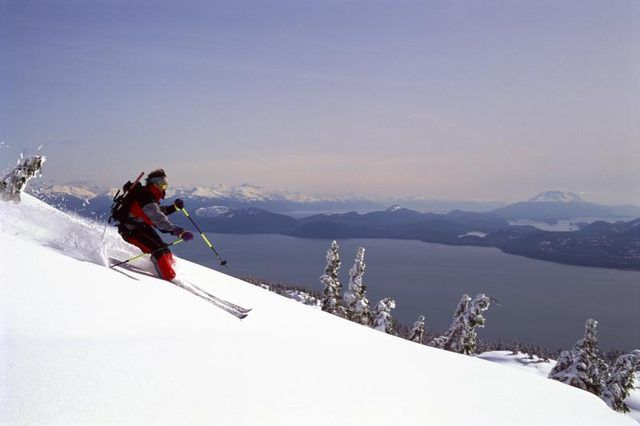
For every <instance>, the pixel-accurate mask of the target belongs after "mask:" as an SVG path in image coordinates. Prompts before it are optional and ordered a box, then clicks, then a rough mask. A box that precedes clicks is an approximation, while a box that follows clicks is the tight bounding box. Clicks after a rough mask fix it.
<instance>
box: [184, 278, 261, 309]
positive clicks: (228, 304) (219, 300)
mask: <svg viewBox="0 0 640 426" xmlns="http://www.w3.org/2000/svg"><path fill="white" fill-rule="evenodd" d="M187 282H188V281H187ZM188 284H189V285H190V286H192V287H193V288H195V289H196V290H198V291H200V292H202V293H204V294H205V295H207V297H210V298H211V299H213V300H215V301H217V302H218V303H222V304H224V305H227V306H228V307H230V308H232V309H235V310H237V311H239V312H243V313H246V314H248V313H249V312H251V308H243V307H242V306H240V305H236V304H235V303H232V302H229V301H228V300H224V299H221V298H219V297H218V296H214V295H213V294H211V293H209V292H208V291H206V290H204V289H202V288H200V287H198V286H197V285H195V284H193V283H191V282H188Z"/></svg>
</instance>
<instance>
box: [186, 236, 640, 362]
mask: <svg viewBox="0 0 640 426" xmlns="http://www.w3.org/2000/svg"><path fill="white" fill-rule="evenodd" d="M207 235H208V237H209V238H210V240H211V241H212V242H213V244H214V246H215V247H216V249H217V250H218V251H219V252H220V254H221V255H222V257H223V258H224V259H227V260H228V267H227V268H220V267H219V266H218V262H217V261H216V259H215V257H214V255H213V253H212V252H211V251H210V250H209V248H208V247H206V246H205V245H204V243H203V242H202V240H200V239H199V238H198V236H197V235H196V238H195V239H194V241H192V242H190V243H188V244H181V245H178V246H176V247H175V250H174V251H175V252H176V254H177V255H178V256H181V257H183V258H186V259H189V260H192V261H194V262H197V263H200V264H203V265H205V266H208V267H213V268H215V269H218V270H223V271H224V272H225V273H227V274H230V275H234V276H239V277H240V276H250V277H256V278H262V279H265V280H268V281H279V282H284V283H288V284H294V285H301V286H304V287H307V288H312V289H315V290H321V289H322V285H321V284H320V282H319V277H320V275H322V273H323V271H324V267H325V264H326V262H325V254H326V251H327V249H328V248H329V245H330V243H331V241H329V240H315V239H304V238H295V237H287V236H283V235H272V234H269V235H231V234H207ZM338 244H339V246H340V255H341V260H342V267H341V269H340V276H341V282H342V284H343V289H344V288H346V286H347V283H348V279H349V278H348V271H349V269H350V268H351V266H352V265H353V260H354V257H355V253H356V249H357V248H358V247H359V246H362V247H365V249H366V253H365V262H366V264H367V267H366V272H365V275H364V283H365V285H366V286H367V296H368V298H369V301H370V303H371V305H372V306H373V305H374V304H375V303H376V302H377V301H378V300H380V299H381V298H383V297H392V298H393V299H395V300H396V304H397V306H396V309H395V310H394V311H393V315H394V317H395V318H397V319H399V320H400V321H401V322H403V323H404V324H405V325H408V326H411V325H412V324H413V321H415V319H416V318H417V317H418V315H420V314H423V315H425V316H426V318H427V323H426V326H427V328H428V329H431V330H440V331H443V330H446V329H447V328H448V326H449V325H450V323H451V319H452V316H453V311H454V309H455V307H456V305H457V303H458V302H459V300H460V297H461V295H462V294H463V293H467V294H469V295H471V296H474V295H476V294H478V293H485V294H486V295H487V296H490V297H492V298H495V299H497V301H498V303H499V304H498V303H494V304H492V306H491V307H490V308H489V310H488V311H487V312H486V313H485V317H486V318H487V325H486V327H485V328H484V329H479V330H478V335H479V337H480V338H488V339H493V340H502V341H504V342H511V341H514V340H519V341H521V342H523V343H525V344H529V345H542V346H545V347H547V348H549V349H558V348H562V349H569V348H571V346H572V345H573V344H574V343H575V342H576V340H578V339H579V338H581V337H582V335H583V333H584V323H585V321H586V320H587V319H588V318H594V319H596V320H598V322H599V324H598V330H599V333H598V338H599V340H600V345H601V349H604V350H608V349H621V350H631V349H635V348H640V272H634V271H618V270H613V269H601V268H586V267H578V266H568V265H562V264H556V263H551V262H545V261H539V260H534V259H528V258H525V257H520V256H514V255H509V254H505V253H502V252H500V251H499V250H498V249H495V248H484V247H458V246H445V245H440V244H431V243H424V242H420V241H411V240H388V239H349V240H338Z"/></svg>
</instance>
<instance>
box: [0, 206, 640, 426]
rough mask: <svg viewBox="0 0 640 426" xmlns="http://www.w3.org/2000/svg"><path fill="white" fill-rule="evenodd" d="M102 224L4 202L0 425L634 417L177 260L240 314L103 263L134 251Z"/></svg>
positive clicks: (183, 271)
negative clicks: (243, 310) (245, 312)
mask: <svg viewBox="0 0 640 426" xmlns="http://www.w3.org/2000/svg"><path fill="white" fill-rule="evenodd" d="M102 231H103V228H102V226H100V225H97V224H91V223H89V222H86V221H84V220H82V219H78V218H75V217H72V216H69V215H66V214H64V213H61V212H59V211H57V210H55V209H53V208H51V207H48V206H46V205H44V204H42V203H41V202H39V201H37V200H35V199H34V198H32V197H29V196H26V195H25V196H24V197H23V203H22V204H20V205H15V204H7V203H1V204H0V251H1V253H0V259H1V263H0V276H1V277H2V278H1V282H0V324H1V326H0V327H1V328H0V336H1V337H0V338H1V340H0V374H1V375H2V381H1V388H0V423H1V424H3V425H24V424H64V425H87V424H119V425H122V424H153V425H157V424H190V425H191V424H215V425H301V424H304V425H364V424H367V425H390V424H395V425H420V424H425V425H426V424H431V425H447V424H451V425H453V424H455V425H464V424H474V425H479V424H480V425H501V424H504V425H507V424H509V425H511V424H514V423H516V424H532V425H533V424H535V425H543V424H544V425H548V424H557V425H572V424H575V425H604V424H607V425H618V424H620V425H623V424H635V422H634V421H633V420H632V419H631V418H630V417H627V416H624V415H621V414H618V413H615V412H613V411H611V410H610V409H609V408H607V407H606V405H605V404H604V402H603V401H601V400H600V399H599V398H597V397H595V396H593V395H591V394H589V393H587V392H583V391H580V390H577V389H574V388H571V387H569V386H566V385H563V384H561V383H558V382H555V381H551V380H547V379H543V378H540V377H537V376H536V375H532V374H527V373H523V372H520V371H517V370H513V369H509V368H505V367H502V366H500V365H497V364H493V363H489V362H486V361H484V360H482V359H477V358H473V357H466V356H462V355H457V354H452V353H449V352H445V351H441V350H437V349H434V348H430V347H427V346H423V345H417V344H414V343H411V342H408V341H405V340H401V339H398V338H395V337H392V336H389V335H386V334H383V333H380V332H377V331H374V330H372V329H368V328H365V327H362V326H359V325H356V324H354V323H350V322H347V321H344V320H341V319H339V318H337V317H334V316H331V315H329V314H326V313H324V312H322V311H319V310H317V309H314V308H312V307H309V306H306V305H303V304H300V303H296V302H295V301H292V300H288V299H286V298H283V297H281V296H278V295H276V294H274V293H270V292H268V291H266V290H263V289H261V288H259V287H256V286H253V285H250V284H248V283H245V282H243V281H240V280H237V279H235V278H232V277H229V276H226V275H224V274H222V273H220V272H216V271H214V270H210V269H207V268H204V267H202V266H199V265H196V264H193V263H190V262H187V261H184V260H181V259H179V260H178V266H179V270H180V275H181V276H183V277H185V278H186V279H188V280H190V281H192V282H194V283H197V284H198V285H200V286H202V287H205V288H207V289H208V290H209V291H211V292H213V293H214V294H216V295H218V296H219V297H222V298H226V299H229V300H231V301H234V302H236V303H238V304H241V305H243V306H247V307H252V308H254V309H253V311H252V313H251V314H250V315H249V317H248V318H247V319H245V320H243V321H239V320H237V319H236V318H234V317H232V316H230V315H228V314H227V313H225V312H223V311H220V310H219V309H217V308H215V307H213V306H212V305H210V304H208V303H206V302H204V301H202V300H201V299H199V298H197V297H194V296H193V295H192V294H190V293H188V292H185V291H184V290H182V289H180V288H178V287H176V286H174V285H172V284H170V283H167V282H164V281H160V280H158V279H155V278H152V277H149V276H146V275H143V274H135V273H131V272H126V273H127V274H129V275H131V276H132V277H133V278H131V277H128V276H126V275H124V273H120V272H117V271H115V270H111V269H108V268H106V267H104V265H103V262H104V260H105V258H106V256H112V257H116V258H120V259H123V258H125V257H126V256H127V255H128V254H132V253H135V250H133V249H132V248H131V247H129V246H127V245H126V244H124V243H122V242H120V241H119V239H118V237H117V235H115V233H114V232H113V230H111V229H109V230H107V232H106V234H105V236H104V246H106V247H107V251H108V253H105V252H104V250H101V247H103V245H102V244H100V241H101V239H102ZM197 243H198V242H196V241H194V242H192V243H191V244H197ZM139 266H140V267H142V268H147V269H148V268H149V266H150V263H149V262H148V261H146V260H145V261H142V262H140V263H139Z"/></svg>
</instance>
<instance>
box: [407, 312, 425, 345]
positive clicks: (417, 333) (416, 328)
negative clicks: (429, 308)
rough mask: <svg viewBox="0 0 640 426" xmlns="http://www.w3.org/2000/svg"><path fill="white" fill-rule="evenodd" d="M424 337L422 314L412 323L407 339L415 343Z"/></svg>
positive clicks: (420, 341)
mask: <svg viewBox="0 0 640 426" xmlns="http://www.w3.org/2000/svg"><path fill="white" fill-rule="evenodd" d="M423 337H424V315H420V317H418V321H416V322H414V323H413V327H412V328H411V332H410V333H409V340H411V341H412V342H416V343H422V338H423Z"/></svg>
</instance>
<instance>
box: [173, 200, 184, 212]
mask: <svg viewBox="0 0 640 426" xmlns="http://www.w3.org/2000/svg"><path fill="white" fill-rule="evenodd" d="M173 205H174V207H175V208H176V210H180V209H182V208H183V207H184V201H182V200H181V199H180V198H177V199H176V200H175V201H174V202H173Z"/></svg>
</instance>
